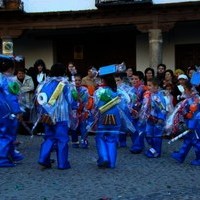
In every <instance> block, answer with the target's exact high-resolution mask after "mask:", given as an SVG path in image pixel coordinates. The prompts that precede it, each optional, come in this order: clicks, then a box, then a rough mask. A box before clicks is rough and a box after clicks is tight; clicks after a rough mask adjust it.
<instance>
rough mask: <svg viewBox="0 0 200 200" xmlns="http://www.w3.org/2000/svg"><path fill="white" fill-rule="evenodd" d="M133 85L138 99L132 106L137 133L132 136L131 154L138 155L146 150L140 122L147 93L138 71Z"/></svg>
mask: <svg viewBox="0 0 200 200" xmlns="http://www.w3.org/2000/svg"><path fill="white" fill-rule="evenodd" d="M131 83H132V87H133V93H135V95H136V97H137V98H136V100H135V102H134V104H133V106H132V116H133V125H134V127H135V128H136V130H137V131H136V132H135V133H134V134H132V135H131V140H132V146H131V148H130V152H131V153H134V154H137V153H141V152H142V149H143V148H144V134H140V131H139V127H138V120H139V112H140V110H141V106H142V101H143V94H144V92H145V86H144V84H143V83H142V77H141V75H140V73H139V72H138V71H136V72H134V73H133V75H132V79H131Z"/></svg>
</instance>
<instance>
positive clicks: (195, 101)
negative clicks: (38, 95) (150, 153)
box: [171, 82, 200, 166]
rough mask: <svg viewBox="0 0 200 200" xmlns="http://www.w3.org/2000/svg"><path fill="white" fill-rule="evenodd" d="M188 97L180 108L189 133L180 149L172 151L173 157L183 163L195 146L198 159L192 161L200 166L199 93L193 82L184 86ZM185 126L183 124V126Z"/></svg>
mask: <svg viewBox="0 0 200 200" xmlns="http://www.w3.org/2000/svg"><path fill="white" fill-rule="evenodd" d="M184 90H185V96H186V99H185V100H184V101H182V102H181V106H180V108H181V109H179V110H178V112H179V111H181V114H182V115H183V117H184V120H185V126H184V127H185V129H186V130H187V132H186V133H187V134H186V135H184V136H183V138H184V140H183V144H182V146H181V148H180V149H179V151H175V152H173V153H172V155H171V156H172V158H173V159H175V160H177V161H178V162H180V163H183V162H184V160H185V158H186V156H187V154H188V152H189V151H190V149H191V147H194V149H195V154H196V159H195V160H193V161H192V162H191V164H192V165H197V166H200V109H199V95H198V94H197V92H196V90H195V89H194V88H193V86H192V84H191V83H189V82H187V83H186V84H185V86H184ZM179 114H180V113H179ZM182 127H183V126H182Z"/></svg>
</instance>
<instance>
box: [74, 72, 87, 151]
mask: <svg viewBox="0 0 200 200" xmlns="http://www.w3.org/2000/svg"><path fill="white" fill-rule="evenodd" d="M74 81H75V86H76V90H77V93H78V100H77V101H78V109H77V117H78V127H77V129H76V130H71V135H72V147H74V148H78V147H79V140H78V131H80V134H81V141H80V147H81V148H84V149H86V148H88V140H87V129H86V127H87V119H88V117H89V114H90V112H89V110H87V109H86V106H87V103H88V98H89V93H88V89H87V88H86V87H84V86H82V85H81V75H80V74H75V75H74Z"/></svg>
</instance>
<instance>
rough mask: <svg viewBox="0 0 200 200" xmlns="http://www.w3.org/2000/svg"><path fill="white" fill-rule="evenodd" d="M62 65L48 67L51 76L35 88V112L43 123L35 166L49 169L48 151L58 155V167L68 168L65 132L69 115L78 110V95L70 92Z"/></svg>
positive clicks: (67, 139)
mask: <svg viewBox="0 0 200 200" xmlns="http://www.w3.org/2000/svg"><path fill="white" fill-rule="evenodd" d="M65 72H66V69H65V66H64V65H63V64H61V63H57V64H54V65H53V66H52V67H51V77H49V78H47V80H46V81H45V82H43V83H42V84H41V85H39V86H38V88H37V93H36V97H37V101H38V104H39V105H40V106H39V110H40V111H38V112H39V113H40V115H41V121H42V122H43V123H44V127H45V136H44V141H43V143H42V145H41V149H40V156H39V161H38V163H39V164H40V165H42V166H43V167H44V168H50V167H51V159H50V156H51V151H52V149H53V148H55V147H56V148H55V149H56V152H57V168H58V169H68V168H70V163H69V161H68V142H69V136H68V129H69V127H70V122H71V120H72V119H71V116H70V114H71V113H74V110H75V109H77V103H76V98H77V92H76V90H74V89H72V88H73V87H72V85H70V84H69V82H68V81H67V79H66V78H65V77H64V76H65Z"/></svg>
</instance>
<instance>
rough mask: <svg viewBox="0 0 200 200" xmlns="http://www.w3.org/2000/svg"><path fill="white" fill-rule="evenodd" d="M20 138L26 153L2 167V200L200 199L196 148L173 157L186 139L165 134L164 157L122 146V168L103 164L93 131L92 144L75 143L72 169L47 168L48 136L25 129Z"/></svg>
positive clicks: (199, 171) (120, 153)
mask: <svg viewBox="0 0 200 200" xmlns="http://www.w3.org/2000/svg"><path fill="white" fill-rule="evenodd" d="M18 139H19V140H20V141H22V142H23V143H22V144H21V145H20V146H19V148H18V149H19V150H20V151H21V152H22V153H23V154H24V155H25V159H24V160H23V161H22V162H21V163H19V164H17V166H16V167H14V168H0V173H1V180H0V199H1V200H25V199H26V200H60V199H63V200H64V199H65V200H68V199H70V200H76V199H77V200H100V199H102V200H108V199H111V200H118V199H120V200H128V199H130V200H143V199H144V200H160V199H162V200H165V199H170V200H171V199H176V200H179V199H180V200H186V199H188V200H192V199H200V167H196V166H191V165H190V164H189V163H190V161H191V160H193V159H194V152H193V149H192V150H191V152H190V154H189V155H188V157H187V159H186V161H185V162H184V163H183V164H178V163H176V162H175V161H174V160H173V159H171V158H170V153H171V152H172V151H173V150H175V149H178V148H179V146H180V144H181V142H182V141H181V140H180V141H178V142H174V143H172V144H170V145H169V144H167V142H168V140H164V141H163V154H162V157H161V158H158V159H148V158H146V157H145V156H144V155H143V154H140V155H133V154H131V153H130V152H129V149H128V148H119V149H118V159H117V166H116V168H115V169H98V167H97V166H96V159H97V154H96V149H95V144H94V136H90V138H89V141H90V148H89V149H73V148H72V147H71V144H70V148H69V160H70V163H71V166H72V168H71V169H69V170H58V169H57V168H56V163H55V164H54V165H53V168H52V169H47V170H41V168H40V166H39V165H38V164H37V159H38V155H39V148H40V144H41V142H42V137H41V136H34V138H33V139H32V140H30V137H29V136H24V135H20V136H19V137H18ZM128 145H129V146H130V138H128ZM52 158H55V153H53V154H52Z"/></svg>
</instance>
